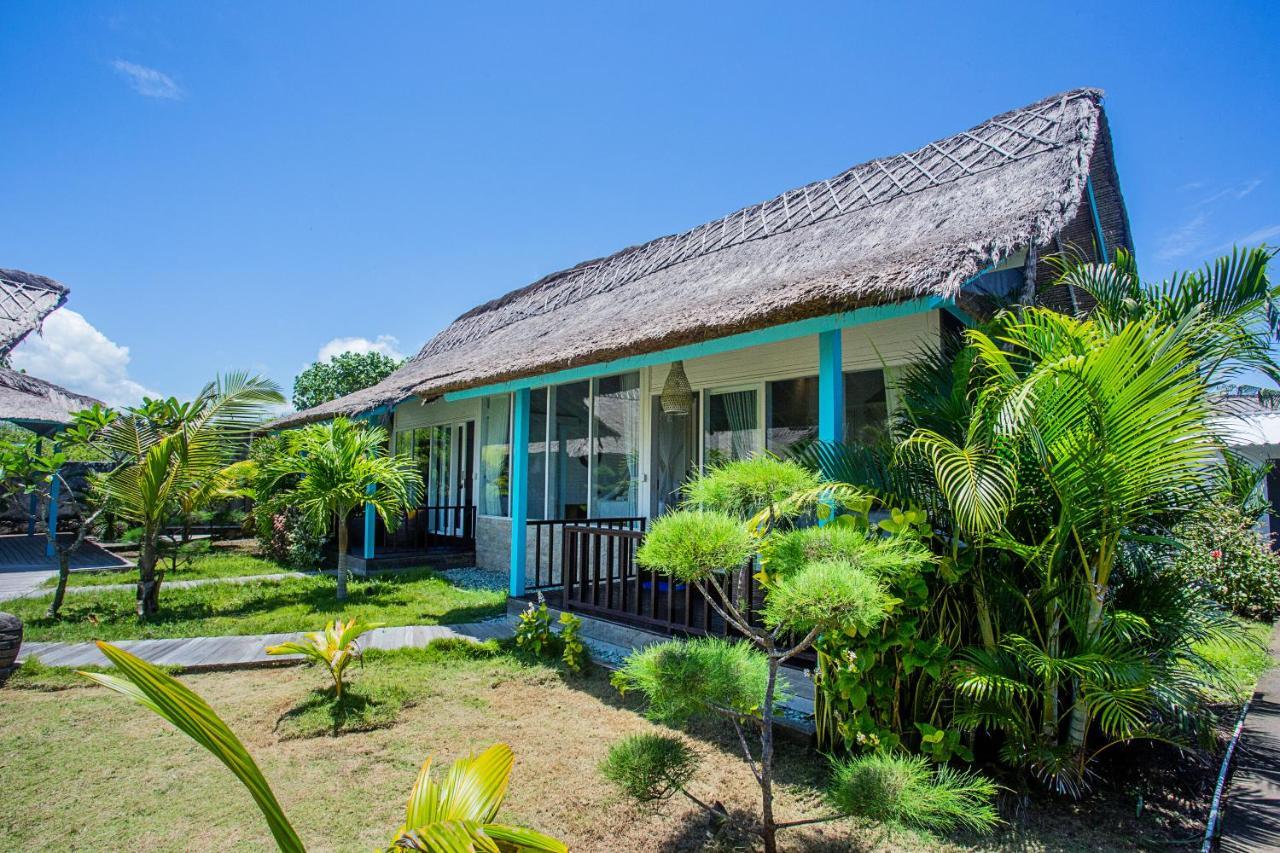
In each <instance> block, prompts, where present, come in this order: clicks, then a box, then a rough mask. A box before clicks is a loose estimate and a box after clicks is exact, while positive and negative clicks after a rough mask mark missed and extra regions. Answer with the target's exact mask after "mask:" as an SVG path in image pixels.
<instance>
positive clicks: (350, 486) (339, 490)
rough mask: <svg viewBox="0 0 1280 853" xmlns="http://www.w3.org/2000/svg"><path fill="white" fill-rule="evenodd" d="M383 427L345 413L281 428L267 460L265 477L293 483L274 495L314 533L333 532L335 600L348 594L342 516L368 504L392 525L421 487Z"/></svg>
mask: <svg viewBox="0 0 1280 853" xmlns="http://www.w3.org/2000/svg"><path fill="white" fill-rule="evenodd" d="M386 446H387V431H386V430H385V429H383V428H382V427H378V426H373V427H370V426H365V425H364V424H359V423H354V422H352V421H349V420H347V419H346V418H336V419H335V420H333V421H331V422H328V423H320V424H311V425H309V426H306V427H303V428H302V429H299V430H294V431H292V432H288V433H285V443H284V451H283V452H282V453H280V454H279V455H278V456H276V457H275V458H273V459H271V460H269V461H268V462H267V465H266V471H265V475H266V476H265V480H266V482H267V483H268V484H276V483H280V482H282V481H287V480H290V479H296V480H297V485H295V486H294V487H293V488H292V489H289V490H288V491H284V492H281V493H280V494H279V495H278V496H277V498H276V499H277V500H280V501H283V502H284V503H287V504H288V505H289V506H292V507H296V508H297V510H298V511H299V512H300V513H301V514H302V517H303V518H304V519H305V520H306V522H307V523H308V524H309V525H310V526H311V528H312V529H313V530H315V531H316V532H317V533H324V532H326V531H327V530H328V529H329V525H330V524H334V525H336V527H337V536H338V600H339V601H343V600H345V599H346V597H347V560H348V555H347V519H348V517H349V516H350V515H351V512H352V510H354V509H355V508H356V507H360V506H364V505H366V504H368V505H369V506H372V507H373V509H374V511H375V512H377V513H378V515H379V517H381V518H382V521H383V523H384V524H386V525H387V527H388V528H391V529H394V528H395V526H396V524H397V522H398V521H399V519H400V514H401V513H402V512H403V511H404V508H405V506H406V505H408V504H409V503H410V500H411V497H410V496H411V495H413V494H414V493H416V492H420V490H421V489H422V475H421V474H420V473H418V469H417V467H416V466H415V465H414V463H413V460H411V459H409V458H407V457H405V456H400V455H390V454H388V453H387V451H386Z"/></svg>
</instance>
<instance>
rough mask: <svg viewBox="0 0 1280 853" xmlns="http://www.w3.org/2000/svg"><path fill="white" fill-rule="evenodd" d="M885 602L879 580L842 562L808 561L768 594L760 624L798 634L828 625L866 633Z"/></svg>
mask: <svg viewBox="0 0 1280 853" xmlns="http://www.w3.org/2000/svg"><path fill="white" fill-rule="evenodd" d="M889 603H890V600H889V597H888V596H887V595H885V591H884V587H883V586H882V585H881V583H880V581H879V580H877V579H876V578H874V577H872V576H871V575H869V574H867V573H866V572H864V571H862V570H861V569H860V568H858V567H857V566H855V565H854V564H853V563H851V562H849V561H848V560H845V559H835V560H824V561H822V562H818V563H808V564H807V565H805V566H803V567H802V568H800V569H798V570H796V571H795V572H794V573H792V574H789V575H787V576H785V577H783V578H781V579H779V580H778V582H777V583H776V584H775V585H774V586H773V588H772V589H770V590H769V597H768V598H767V599H766V600H765V603H764V621H765V624H767V625H768V626H769V627H770V628H776V627H778V626H785V627H787V628H789V629H791V630H793V631H799V632H801V633H803V632H806V631H808V630H810V629H811V628H816V627H823V626H830V627H836V628H840V629H842V630H845V631H850V630H857V631H860V632H863V633H865V632H866V631H869V630H870V629H872V628H874V627H876V626H877V625H879V624H880V623H881V622H882V621H883V620H884V615H885V611H886V609H887V607H888V606H889Z"/></svg>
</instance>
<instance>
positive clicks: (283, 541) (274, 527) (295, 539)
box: [258, 509, 325, 569]
mask: <svg viewBox="0 0 1280 853" xmlns="http://www.w3.org/2000/svg"><path fill="white" fill-rule="evenodd" d="M324 543H325V537H324V536H322V535H317V534H316V533H315V531H314V530H312V529H311V528H310V527H309V526H308V525H307V524H306V522H305V521H304V520H303V518H302V514H301V513H299V512H298V511H297V510H295V509H285V510H282V511H280V512H276V513H272V514H270V515H267V516H266V534H265V537H264V535H263V528H262V525H261V524H259V525H258V546H259V548H261V549H262V554H263V556H265V557H266V558H267V559H269V560H272V561H274V562H276V563H279V564H280V565H282V566H287V567H289V568H291V569H315V568H317V567H319V566H320V565H321V562H322V560H323V559H324Z"/></svg>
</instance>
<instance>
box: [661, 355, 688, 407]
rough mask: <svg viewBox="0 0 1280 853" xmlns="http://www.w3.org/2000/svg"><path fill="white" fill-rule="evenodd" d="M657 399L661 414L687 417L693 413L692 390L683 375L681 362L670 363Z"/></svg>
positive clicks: (686, 377) (682, 363)
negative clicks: (660, 394)
mask: <svg viewBox="0 0 1280 853" xmlns="http://www.w3.org/2000/svg"><path fill="white" fill-rule="evenodd" d="M659 399H660V400H661V401H662V412H663V414H667V415H688V414H690V413H691V412H692V411H693V389H692V388H690V387H689V377H688V376H685V374H684V362H683V361H676V362H672V364H671V370H670V371H669V372H668V373H667V381H666V382H665V383H664V384H663V386H662V396H661V397H660V398H659Z"/></svg>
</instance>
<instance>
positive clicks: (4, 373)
mask: <svg viewBox="0 0 1280 853" xmlns="http://www.w3.org/2000/svg"><path fill="white" fill-rule="evenodd" d="M69 292H70V291H68V290H67V288H66V286H64V285H62V284H59V283H58V282H56V281H54V280H53V279H51V278H46V277H45V276H42V275H36V274H35V273H29V272H23V271H22V270H6V269H0V358H3V357H5V356H7V355H9V353H10V352H12V351H13V348H14V347H16V346H17V345H18V344H20V343H22V341H23V339H24V338H26V336H27V335H29V334H31V333H32V332H33V331H35V330H37V329H39V328H40V323H41V322H42V321H43V320H44V318H45V317H47V316H49V315H50V314H51V313H53V312H54V311H56V310H57V309H58V308H60V307H62V305H63V304H64V303H65V302H66V301H67V294H68V293H69ZM95 403H99V404H100V403H101V401H99V400H95V399H94V398H93V397H86V396H85V395H83V394H76V393H75V392H73V391H68V390H67V389H66V388H62V387H60V386H58V385H54V384H53V383H52V382H45V381H44V380H43V379H37V378H36V377H34V376H28V375H27V374H25V373H19V372H18V371H16V370H10V369H9V368H8V367H0V421H11V422H13V423H16V424H19V425H21V426H24V427H28V428H29V429H33V430H36V431H37V432H44V431H47V430H50V429H53V428H56V427H58V426H61V425H63V424H68V423H70V422H71V414H72V413H73V412H78V411H80V410H81V409H86V408H89V407H90V406H92V405H94V404H95Z"/></svg>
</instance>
